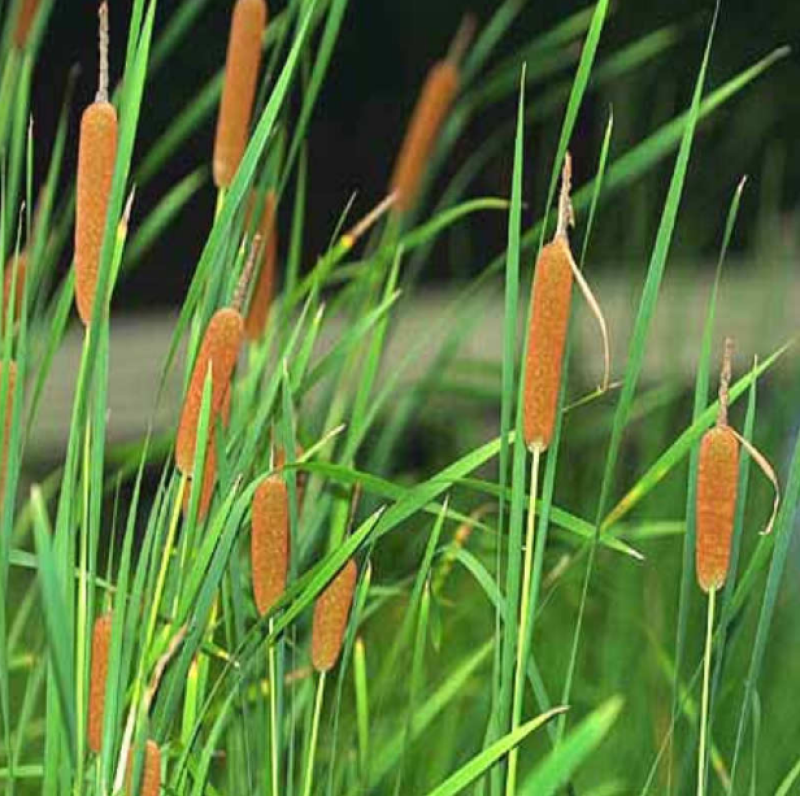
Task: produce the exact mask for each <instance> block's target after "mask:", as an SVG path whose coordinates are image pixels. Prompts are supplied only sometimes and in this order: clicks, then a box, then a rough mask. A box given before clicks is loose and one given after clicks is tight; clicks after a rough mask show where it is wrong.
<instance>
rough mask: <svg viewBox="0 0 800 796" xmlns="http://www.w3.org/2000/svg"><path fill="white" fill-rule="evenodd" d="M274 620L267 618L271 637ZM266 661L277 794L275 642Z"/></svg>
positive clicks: (271, 741)
mask: <svg viewBox="0 0 800 796" xmlns="http://www.w3.org/2000/svg"><path fill="white" fill-rule="evenodd" d="M274 624H275V621H274V620H273V619H270V620H269V635H270V638H272V630H273V626H274ZM267 662H268V666H269V742H270V753H271V756H272V758H271V759H272V793H273V795H274V796H277V795H278V793H279V792H280V791H279V790H278V732H279V727H278V694H277V684H278V677H277V673H276V669H277V666H276V661H275V643H274V642H272V643H271V644H270V645H269V646H268V647H267Z"/></svg>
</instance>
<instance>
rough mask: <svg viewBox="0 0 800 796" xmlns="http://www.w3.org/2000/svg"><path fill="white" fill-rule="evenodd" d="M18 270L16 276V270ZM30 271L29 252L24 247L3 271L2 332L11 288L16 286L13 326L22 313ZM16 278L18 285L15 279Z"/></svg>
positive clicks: (0, 318)
mask: <svg viewBox="0 0 800 796" xmlns="http://www.w3.org/2000/svg"><path fill="white" fill-rule="evenodd" d="M15 270H16V272H17V273H16V277H15V276H14V271H15ZM27 273H28V253H27V252H26V251H25V250H24V249H23V250H22V251H21V252H20V253H19V256H18V257H17V256H14V255H12V256H11V257H10V258H9V260H8V262H7V263H6V267H5V270H4V271H3V310H2V315H1V316H0V334H2V331H3V329H4V328H5V323H6V313H7V312H8V302H9V301H10V300H11V289H12V287H13V288H14V309H13V310H12V316H11V317H12V324H11V325H12V327H13V325H14V323H16V322H17V320H18V319H19V317H20V315H21V313H22V302H23V300H24V298H25V278H26V276H27ZM15 278H16V280H17V281H16V285H15V284H14V279H15Z"/></svg>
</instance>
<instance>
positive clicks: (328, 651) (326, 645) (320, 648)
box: [311, 559, 358, 672]
mask: <svg viewBox="0 0 800 796" xmlns="http://www.w3.org/2000/svg"><path fill="white" fill-rule="evenodd" d="M357 576H358V568H357V567H356V563H355V561H353V559H350V560H349V561H348V562H347V563H346V564H345V565H344V567H343V568H342V569H341V570H340V572H339V574H338V575H337V576H336V577H335V578H334V579H333V580H332V581H331V582H330V583H329V584H328V587H327V588H326V589H325V591H323V592H322V594H320V596H319V597H318V598H317V602H316V603H315V604H314V620H313V624H312V628H311V663H312V665H313V666H314V668H315V669H316V670H317V671H318V672H327V671H328V670H329V669H332V668H333V667H334V666H335V665H336V661H337V660H338V659H339V655H340V653H341V651H342V643H343V641H344V632H345V630H346V629H347V620H348V618H349V616H350V605H351V604H352V602H353V592H354V591H355V587H356V578H357Z"/></svg>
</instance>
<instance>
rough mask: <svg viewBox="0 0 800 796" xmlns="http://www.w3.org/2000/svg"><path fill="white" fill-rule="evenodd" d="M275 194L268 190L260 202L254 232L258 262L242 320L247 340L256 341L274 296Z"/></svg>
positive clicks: (276, 242) (275, 259)
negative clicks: (257, 240)
mask: <svg viewBox="0 0 800 796" xmlns="http://www.w3.org/2000/svg"><path fill="white" fill-rule="evenodd" d="M275 226H276V225H275V193H274V192H273V191H270V192H269V193H268V194H267V197H266V199H265V201H264V212H263V214H262V216H261V224H260V225H259V229H258V234H259V236H260V238H261V246H262V250H261V257H260V258H259V259H260V260H261V262H260V263H259V264H258V265H257V271H258V276H257V277H256V286H255V289H254V290H253V295H252V296H251V298H250V305H249V307H248V309H247V318H246V319H245V322H244V328H245V332H246V333H247V339H248V340H251V341H253V342H255V341H257V340H260V339H261V337H262V336H263V334H264V331H265V329H266V328H267V319H268V318H269V308H270V306H271V304H272V300H273V298H274V297H275V265H276V261H277V256H278V237H277V232H276V229H275Z"/></svg>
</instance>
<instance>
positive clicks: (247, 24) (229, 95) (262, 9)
mask: <svg viewBox="0 0 800 796" xmlns="http://www.w3.org/2000/svg"><path fill="white" fill-rule="evenodd" d="M266 25H267V6H266V3H265V2H264V0H236V5H235V6H234V8H233V17H232V19H231V30H230V38H229V39H228V55H227V60H226V64H225V83H224V85H223V87H222V100H221V102H220V108H219V117H218V119H217V135H216V139H215V141H214V183H215V184H216V186H217V187H218V188H227V187H228V186H229V185H230V184H231V181H232V180H233V176H234V174H236V169H238V168H239V163H240V161H241V159H242V155H243V154H244V150H245V147H246V145H247V136H248V131H249V127H250V116H251V114H252V112H253V100H254V99H255V94H256V84H257V81H258V70H259V68H260V66H261V37H262V35H263V33H264V28H265V27H266Z"/></svg>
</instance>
